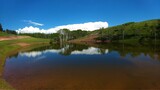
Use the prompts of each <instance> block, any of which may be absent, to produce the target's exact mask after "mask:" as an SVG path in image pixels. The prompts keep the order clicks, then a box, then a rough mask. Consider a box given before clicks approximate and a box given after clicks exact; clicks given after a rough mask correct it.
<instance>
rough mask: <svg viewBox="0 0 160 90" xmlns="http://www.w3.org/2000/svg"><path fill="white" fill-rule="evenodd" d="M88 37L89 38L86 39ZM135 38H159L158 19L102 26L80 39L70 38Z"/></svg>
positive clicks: (92, 39) (82, 39)
mask: <svg viewBox="0 0 160 90" xmlns="http://www.w3.org/2000/svg"><path fill="white" fill-rule="evenodd" d="M88 38H90V39H89V40H88ZM131 39H135V40H137V41H139V42H143V41H153V40H159V39H160V19H154V20H148V21H142V22H128V23H124V24H122V25H118V26H113V27H109V28H105V29H104V28H102V29H99V30H96V31H93V32H92V33H91V34H90V35H88V36H85V37H83V38H80V39H76V40H72V41H73V42H88V41H94V42H96V41H97V40H99V41H100V40H101V41H107V40H109V41H122V40H123V41H125V40H131Z"/></svg>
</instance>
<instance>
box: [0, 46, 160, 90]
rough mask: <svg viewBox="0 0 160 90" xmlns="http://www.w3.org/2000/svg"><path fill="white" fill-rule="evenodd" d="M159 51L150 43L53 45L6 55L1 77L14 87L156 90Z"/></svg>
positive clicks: (159, 65) (159, 62)
mask: <svg viewBox="0 0 160 90" xmlns="http://www.w3.org/2000/svg"><path fill="white" fill-rule="evenodd" d="M159 51H160V49H159V48H156V49H155V48H154V47H152V46H143V47H142V46H136V47H135V46H131V45H121V44H114V45H113V44H99V45H97V44H94V45H92V46H88V45H77V44H65V45H63V46H60V45H58V44H54V45H51V46H44V47H38V48H35V49H33V50H29V51H26V52H19V53H18V54H16V55H13V56H10V57H9V58H7V60H6V64H5V67H4V68H5V70H4V74H3V78H4V79H5V80H6V81H7V82H8V83H9V84H10V85H11V86H13V87H14V88H16V89H18V90H24V89H26V90H39V89H42V90H43V89H49V90H53V89H122V90H124V89H160V86H159V85H160V77H159V76H160V72H159V71H160V61H159V60H160V58H159V55H160V52H159Z"/></svg>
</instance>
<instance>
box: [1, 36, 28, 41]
mask: <svg viewBox="0 0 160 90" xmlns="http://www.w3.org/2000/svg"><path fill="white" fill-rule="evenodd" d="M28 37H29V36H4V37H0V41H5V40H14V39H22V38H28Z"/></svg>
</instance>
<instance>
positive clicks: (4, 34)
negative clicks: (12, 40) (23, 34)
mask: <svg viewBox="0 0 160 90" xmlns="http://www.w3.org/2000/svg"><path fill="white" fill-rule="evenodd" d="M0 36H15V35H13V34H8V33H6V32H0Z"/></svg>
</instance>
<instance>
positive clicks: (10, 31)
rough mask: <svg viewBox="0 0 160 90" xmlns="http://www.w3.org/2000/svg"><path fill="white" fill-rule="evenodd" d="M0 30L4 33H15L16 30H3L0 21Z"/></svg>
mask: <svg viewBox="0 0 160 90" xmlns="http://www.w3.org/2000/svg"><path fill="white" fill-rule="evenodd" d="M0 32H5V33H7V34H14V35H17V32H16V31H14V30H9V29H6V30H4V29H3V27H2V24H1V23H0Z"/></svg>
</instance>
